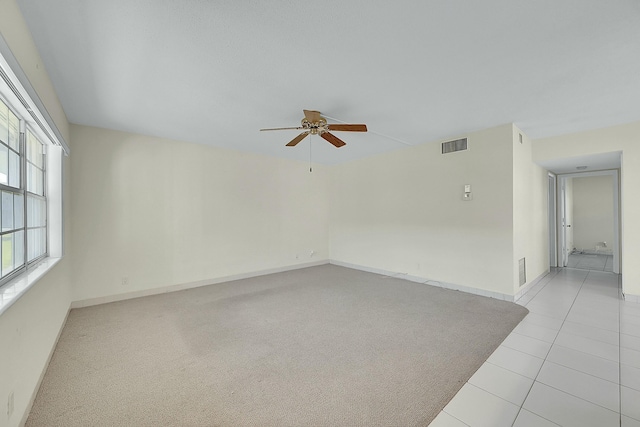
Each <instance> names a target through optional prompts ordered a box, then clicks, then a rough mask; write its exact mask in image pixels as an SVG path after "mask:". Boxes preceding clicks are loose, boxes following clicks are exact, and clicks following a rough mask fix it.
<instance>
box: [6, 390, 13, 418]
mask: <svg viewBox="0 0 640 427" xmlns="http://www.w3.org/2000/svg"><path fill="white" fill-rule="evenodd" d="M12 414H13V392H11V393H9V397H8V398H7V418H9V417H11V415H12Z"/></svg>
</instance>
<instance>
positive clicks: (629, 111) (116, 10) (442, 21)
mask: <svg viewBox="0 0 640 427" xmlns="http://www.w3.org/2000/svg"><path fill="white" fill-rule="evenodd" d="M17 1H18V4H19V5H20V7H21V8H22V11H23V14H24V16H25V19H26V21H27V23H28V25H29V27H30V29H31V32H32V34H33V37H34V39H35V42H36V44H37V46H38V48H39V50H40V53H41V55H42V58H43V61H44V63H45V64H44V65H45V67H46V69H47V71H48V73H49V75H50V76H51V79H52V80H53V83H54V86H55V88H56V90H57V92H58V95H59V97H60V100H61V102H62V104H63V106H64V109H65V111H66V113H67V116H68V118H69V120H70V121H71V122H73V123H78V124H85V125H91V126H98V127H104V128H110V129H118V130H124V131H131V132H137V133H143V134H148V135H155V136H162V137H167V138H173V139H177V140H183V141H191V142H197V143H202V144H211V145H214V146H220V147H228V148H233V149H238V150H247V151H255V152H259V153H264V154H269V155H274V156H282V157H288V158H297V159H301V160H308V159H309V155H310V146H309V140H310V139H309V138H308V139H307V140H305V141H304V142H302V143H300V144H299V145H298V146H297V147H294V148H290V147H285V146H284V145H285V143H286V142H288V141H289V140H290V139H292V138H293V137H294V136H295V135H297V132H296V131H282V132H259V131H258V129H260V128H263V127H278V126H296V125H298V124H299V121H300V119H301V118H302V109H303V108H304V109H315V110H319V111H321V112H323V113H324V114H325V115H327V116H329V117H332V118H335V119H337V120H340V121H343V122H353V123H366V124H367V125H368V127H369V130H370V132H369V133H367V134H353V133H346V132H340V133H337V135H338V136H339V137H341V138H343V139H344V140H345V141H346V142H347V146H345V147H343V148H340V149H336V148H334V147H333V146H331V145H330V144H328V143H326V142H325V141H324V140H322V139H320V138H318V137H317V136H316V137H312V138H311V143H312V147H311V148H312V153H311V155H312V158H313V161H314V162H322V163H328V164H335V163H340V162H344V161H348V160H353V159H357V158H361V157H364V156H369V155H373V154H376V153H381V152H385V151H389V150H394V149H401V148H403V147H406V144H409V145H415V144H420V143H423V142H428V141H434V140H437V139H441V138H453V137H457V136H461V135H463V134H465V133H466V132H469V131H473V130H478V129H483V128H487V127H491V126H496V125H500V124H504V123H509V122H514V123H515V124H516V125H517V126H518V127H520V128H521V129H522V130H523V131H524V132H525V133H526V134H527V135H528V136H529V137H530V138H534V139H535V138H540V137H545V136H553V135H558V134H563V133H569V132H574V131H580V130H587V129H594V128H599V127H604V126H609V125H615V124H619V123H626V122H631V121H636V120H638V119H640V113H639V111H640V110H639V109H638V99H640V78H638V76H640V2H639V1H637V0H616V1H601V0H564V1H557V0H536V1H530V0H526V1H525V0H483V1H460V0H448V1H427V0H412V1H408V0H401V1H394V2H370V1H365V0H340V1H339V0H320V1H318V0H315V1H307V0H304V1H293V0H279V1H256V0H253V1H246V0H245V1H238V0H218V1H213V0H181V1H178V0H102V1H99V0H94V1H86V0H47V1H42V0H17ZM330 122H331V120H330Z"/></svg>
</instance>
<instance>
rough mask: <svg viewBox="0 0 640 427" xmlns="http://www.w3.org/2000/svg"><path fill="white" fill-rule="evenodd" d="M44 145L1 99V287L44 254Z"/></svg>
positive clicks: (45, 224)
mask: <svg viewBox="0 0 640 427" xmlns="http://www.w3.org/2000/svg"><path fill="white" fill-rule="evenodd" d="M45 189H46V154H45V145H44V144H43V143H42V141H41V140H40V138H39V137H38V136H36V135H35V133H34V132H33V131H32V130H31V129H30V127H29V126H28V124H27V123H26V122H25V121H24V120H22V119H21V118H20V117H19V116H18V115H17V114H16V113H15V112H14V111H13V110H12V109H11V108H10V107H9V106H8V105H7V103H6V102H4V101H3V100H2V99H0V284H3V283H5V282H6V281H8V280H10V279H11V277H13V276H15V275H17V274H19V273H20V272H21V271H23V270H24V269H25V268H26V266H27V265H28V264H29V263H34V262H37V261H38V260H40V259H42V258H43V257H45V256H46V255H47V236H48V232H47V192H46V191H45Z"/></svg>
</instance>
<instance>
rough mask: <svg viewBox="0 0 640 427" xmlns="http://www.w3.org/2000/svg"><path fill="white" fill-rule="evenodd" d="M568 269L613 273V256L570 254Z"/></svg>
mask: <svg viewBox="0 0 640 427" xmlns="http://www.w3.org/2000/svg"><path fill="white" fill-rule="evenodd" d="M567 267H569V268H580V269H583V270H600V271H613V255H606V254H582V253H579V252H574V253H571V254H569V262H568V263H567Z"/></svg>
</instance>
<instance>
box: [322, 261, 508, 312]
mask: <svg viewBox="0 0 640 427" xmlns="http://www.w3.org/2000/svg"><path fill="white" fill-rule="evenodd" d="M329 263H330V264H334V265H339V266H342V267H347V268H353V269H354V270H361V271H366V272H368V273H375V274H380V275H382V276H388V277H393V278H396V279H403V280H409V281H411V282H417V283H423V284H425V285H430V286H436V287H438V288H444V289H451V290H454V291H462V292H466V293H468V294H474V295H480V296H483V297H489V298H495V299H499V300H503V301H510V302H513V301H515V296H514V295H507V294H502V293H500V292H493V291H487V290H484V289H478V288H472V287H470V286H463V285H456V284H455V283H447V282H441V281H438V280H432V279H429V278H426V277H419V276H412V275H410V274H406V273H398V272H395V271H388V270H382V269H380V268H373V267H367V266H364V265H358V264H351V263H349V262H342V261H337V260H333V259H332V260H330V261H329Z"/></svg>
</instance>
